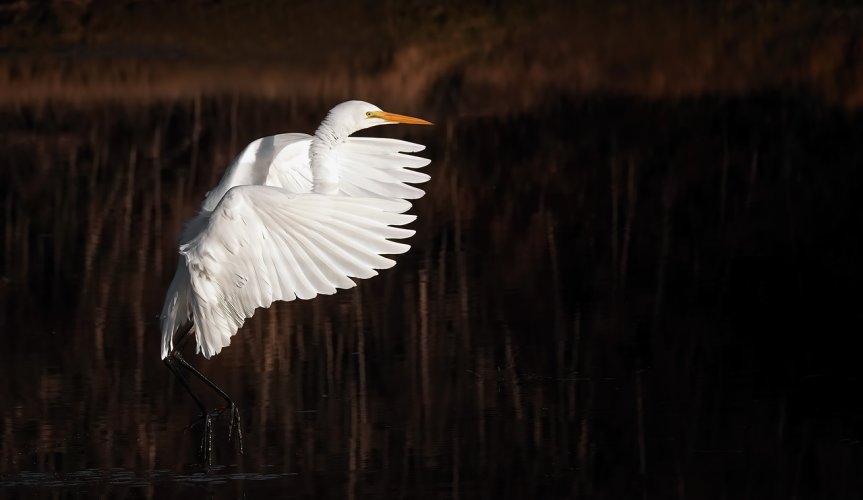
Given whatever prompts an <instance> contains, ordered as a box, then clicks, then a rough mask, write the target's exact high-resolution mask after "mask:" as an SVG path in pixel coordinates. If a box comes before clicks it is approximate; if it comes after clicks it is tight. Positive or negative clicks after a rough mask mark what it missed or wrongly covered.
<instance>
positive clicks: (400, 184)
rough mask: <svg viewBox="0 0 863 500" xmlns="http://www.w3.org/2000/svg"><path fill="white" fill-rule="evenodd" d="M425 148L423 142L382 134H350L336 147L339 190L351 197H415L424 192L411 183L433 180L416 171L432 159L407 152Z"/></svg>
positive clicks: (406, 198)
mask: <svg viewBox="0 0 863 500" xmlns="http://www.w3.org/2000/svg"><path fill="white" fill-rule="evenodd" d="M423 149H425V146H423V145H422V144H415V143H413V142H407V141H401V140H398V139H388V138H383V137H349V138H348V139H347V140H346V141H345V142H344V143H342V144H339V145H338V146H337V147H336V149H335V157H336V161H337V162H338V165H339V177H340V178H339V191H340V192H341V193H342V194H346V195H348V196H364V197H374V198H399V199H404V200H414V199H417V198H421V197H422V196H423V195H424V194H425V191H423V190H422V189H420V188H418V187H415V186H411V184H419V183H422V182H426V181H427V180H429V179H430V177H429V176H428V175H427V174H424V173H422V172H417V171H416V170H413V169H416V168H421V167H425V166H426V165H428V164H429V163H431V160H429V159H428V158H421V157H419V156H413V155H408V154H404V153H416V152H418V151H422V150H423Z"/></svg>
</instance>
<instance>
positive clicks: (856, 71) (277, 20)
mask: <svg viewBox="0 0 863 500" xmlns="http://www.w3.org/2000/svg"><path fill="white" fill-rule="evenodd" d="M861 35H863V10H861V9H860V8H859V7H856V6H855V5H853V4H852V3H848V4H846V3H842V2H833V3H829V4H826V5H825V4H823V3H820V2H819V3H816V2H716V3H711V4H707V3H701V2H684V3H680V4H678V5H674V6H667V5H663V6H660V5H657V4H655V3H653V2H629V3H617V4H614V5H607V4H606V3H605V2H584V3H576V4H567V5H563V4H559V3H556V2H543V1H536V2H527V3H518V4H516V3H505V2H504V3H502V2H487V3H473V4H469V5H465V4H463V3H461V2H443V3H432V2H420V1H407V2H375V3H369V4H355V3H349V2H336V3H334V4H331V5H329V6H328V7H326V8H322V7H320V6H317V5H315V4H309V5H295V4H292V3H289V2H256V3H251V4H246V3H245V2H234V1H185V2H135V1H121V2H107V1H105V2H102V1H96V0H93V1H85V0H82V1H68V2H66V1H56V2H48V3H42V2H38V3H37V2H28V1H19V2H7V3H3V4H0V214H2V215H0V244H2V245H0V325H2V327H1V328H0V341H2V346H3V347H2V349H0V380H2V381H3V383H0V497H10V498H32V497H44V498H79V497H82V496H96V495H102V496H110V497H130V498H173V497H181V496H186V497H189V496H191V497H193V498H198V497H203V496H205V495H206V496H208V497H214V498H236V497H242V496H245V497H247V498H269V497H285V498H320V497H336V498H344V497H348V498H358V497H361V498H396V497H397V498H609V499H618V498H680V499H684V498H783V499H785V498H800V499H806V498H840V499H841V498H859V497H860V495H861V494H863V449H861V438H863V403H861V394H863V392H861V389H863V381H861V375H860V363H859V350H858V349H857V345H858V342H857V337H858V336H859V335H860V330H861V322H863V314H861V308H860V297H861V292H860V283H861V281H863V272H861V271H863V269H861V266H860V265H859V264H858V262H859V256H860V255H861V252H863V245H861V244H860V243H859V241H858V240H860V238H859V237H858V236H857V233H858V232H859V230H860V229H861V227H863V220H861V217H863V209H861V206H860V203H859V201H858V199H859V198H858V196H857V195H856V193H857V192H858V190H859V187H860V186H861V185H863V173H861V167H863V140H861V139H863V113H861V107H860V106H861V104H863V36H861ZM353 98H358V99H364V100H368V101H371V102H374V103H375V104H377V105H379V106H381V107H382V108H384V109H387V110H390V111H394V112H398V113H405V114H410V115H415V116H421V117H423V118H427V119H429V120H431V121H433V122H435V126H434V127H408V126H402V127H385V128H378V129H371V130H370V131H367V132H366V134H367V135H386V136H390V137H399V138H404V139H407V140H411V141H414V142H419V143H422V144H425V145H426V146H427V147H428V149H427V150H426V151H424V152H423V153H421V155H422V156H427V157H429V158H431V159H432V164H431V165H430V166H428V167H426V171H427V172H428V173H430V174H431V175H432V180H431V181H430V182H429V183H427V184H425V185H424V189H426V191H427V195H426V196H425V197H424V198H422V199H420V200H418V201H417V202H416V203H415V204H414V209H413V213H416V214H417V215H418V220H417V221H416V222H415V223H413V224H412V226H411V227H412V228H413V229H415V230H416V231H417V234H416V235H415V236H414V237H413V238H412V239H411V241H410V242H411V244H412V246H413V248H412V250H411V251H410V252H409V253H407V254H405V255H402V256H400V257H399V258H398V265H397V266H396V267H395V268H393V269H392V270H389V271H385V272H382V273H381V276H379V277H376V278H374V279H370V280H366V281H363V282H361V283H360V285H359V286H358V287H357V288H355V289H352V290H349V291H342V292H340V293H339V294H337V295H335V296H332V297H321V298H317V299H315V300H313V301H300V302H292V303H280V304H277V305H275V306H273V307H272V308H270V309H268V310H266V311H259V312H258V314H256V315H255V317H254V318H253V319H251V320H249V321H248V322H247V324H246V326H245V327H244V328H243V329H242V330H241V331H240V332H239V334H238V335H237V336H236V337H235V338H234V343H233V345H232V346H231V347H229V348H227V349H226V350H225V351H224V352H223V353H222V354H220V355H219V356H217V357H215V358H213V359H212V360H209V361H206V360H204V359H203V358H200V357H197V356H193V355H191V353H190V355H189V359H190V360H191V361H192V362H193V363H194V364H195V365H197V366H199V367H200V368H201V369H202V371H204V372H205V373H206V374H207V375H208V376H210V377H211V378H212V379H213V380H214V381H215V382H216V383H218V384H219V385H221V386H222V387H223V388H225V389H226V391H227V392H228V393H229V394H231V395H232V396H234V398H235V399H236V400H237V401H238V402H239V404H240V406H241V408H242V415H243V426H244V427H243V428H244V432H245V437H246V442H245V452H246V453H245V455H242V456H241V455H239V454H238V453H237V452H236V450H235V449H234V448H233V447H232V446H231V445H230V444H229V442H228V440H227V438H226V435H227V422H226V420H224V419H223V420H221V421H220V423H219V427H218V428H217V434H216V446H217V455H216V459H215V462H216V464H217V465H216V466H215V467H214V469H213V470H211V471H206V470H205V469H204V468H203V467H202V466H201V465H200V464H199V462H198V460H197V458H196V455H195V448H196V446H197V444H198V442H199V432H200V428H199V427H193V428H191V429H187V430H184V429H185V428H186V426H187V425H188V424H189V423H190V422H192V421H193V420H194V417H195V414H196V408H195V406H194V404H193V402H192V401H191V399H189V398H188V396H187V394H185V393H184V392H183V390H182V388H181V387H180V386H178V385H177V384H176V382H175V381H174V380H173V378H172V377H171V376H170V374H169V373H168V371H167V370H166V369H165V368H164V366H163V365H162V363H161V362H160V361H159V347H158V346H159V330H158V317H157V315H158V312H159V310H160V308H161V302H162V299H163V294H164V291H165V288H166V287H167V284H168V282H169V280H170V277H171V274H172V272H173V270H174V266H175V263H176V244H175V242H176V237H177V234H178V232H179V230H180V228H181V227H182V224H183V222H184V221H185V220H186V219H187V218H188V217H190V216H191V215H192V214H193V213H194V211H195V210H196V208H197V206H198V204H199V203H200V201H201V199H202V197H203V194H204V193H205V192H206V191H207V190H208V189H209V188H210V187H212V186H213V185H215V183H216V182H217V181H218V179H219V177H220V176H221V173H222V171H223V169H224V167H225V166H226V165H227V163H228V162H229V161H230V159H231V158H232V157H233V156H234V155H235V154H236V153H237V152H238V151H239V150H240V149H241V148H242V147H243V146H244V145H245V144H246V143H248V142H249V141H251V140H253V139H255V138H257V137H260V136H263V135H271V134H274V133H281V132H289V131H298V132H299V131H302V132H307V133H310V132H311V131H312V130H313V129H314V128H315V127H316V126H317V124H318V123H319V121H320V120H321V118H322V117H323V116H324V115H325V113H326V111H327V110H328V109H329V108H330V107H332V106H333V105H335V104H337V103H338V102H341V101H343V100H347V99H353ZM209 402H210V403H211V404H213V405H218V404H219V401H218V399H213V400H211V401H209Z"/></svg>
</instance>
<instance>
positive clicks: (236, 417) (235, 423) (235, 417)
mask: <svg viewBox="0 0 863 500" xmlns="http://www.w3.org/2000/svg"><path fill="white" fill-rule="evenodd" d="M171 357H172V358H173V359H174V360H176V361H177V362H178V363H179V364H180V365H181V366H182V367H183V368H185V369H187V370H189V372H191V373H192V375H194V376H196V377H198V379H199V380H200V381H201V382H203V383H204V384H206V385H207V386H208V387H209V388H210V389H212V390H214V391H216V394H218V395H219V396H221V397H222V399H224V400H225V402H226V403H227V404H228V408H226V409H230V411H231V419H230V422H229V424H228V439H229V440H231V439H232V438H233V437H234V430H235V429H236V431H237V432H236V436H237V444H238V446H239V447H240V455H242V454H243V431H242V429H241V427H240V426H241V421H240V409H239V407H238V406H237V404H236V403H234V400H233V399H231V397H230V396H228V394H227V393H226V392H225V391H223V390H222V389H220V388H219V386H217V385H216V384H214V383H213V382H211V381H210V379H208V378H207V377H205V376H204V374H203V373H201V372H199V371H198V370H197V369H196V368H195V367H194V366H192V365H191V364H189V362H188V361H186V360H185V358H183V355H182V354H180V351H178V350H176V349H174V350H173V351H172V352H171ZM223 411H224V410H223ZM219 414H221V412H219Z"/></svg>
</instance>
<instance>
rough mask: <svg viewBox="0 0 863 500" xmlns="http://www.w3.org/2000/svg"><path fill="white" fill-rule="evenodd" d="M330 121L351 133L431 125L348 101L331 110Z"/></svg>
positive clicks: (373, 106)
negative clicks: (401, 125) (388, 126)
mask: <svg viewBox="0 0 863 500" xmlns="http://www.w3.org/2000/svg"><path fill="white" fill-rule="evenodd" d="M327 119H328V121H332V122H333V123H338V124H339V125H342V126H344V127H345V128H347V129H348V130H350V131H351V133H353V132H356V131H357V130H363V129H366V128H369V127H375V126H377V125H394V124H396V123H406V124H413V125H431V124H432V123H431V122H429V121H426V120H423V119H421V118H414V117H412V116H405V115H397V114H395V113H389V112H387V111H384V110H382V109H381V108H379V107H377V106H375V105H374V104H371V103H368V102H365V101H346V102H343V103H341V104H339V105H337V106H336V107H334V108H333V109H331V110H330V113H329V115H328V116H327Z"/></svg>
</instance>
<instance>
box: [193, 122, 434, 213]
mask: <svg viewBox="0 0 863 500" xmlns="http://www.w3.org/2000/svg"><path fill="white" fill-rule="evenodd" d="M311 142H312V136H310V135H308V134H297V133H291V134H278V135H270V136H266V137H261V138H260V139H256V140H254V141H252V142H251V143H249V145H248V146H246V148H245V149H243V151H242V152H241V153H240V154H239V155H237V157H236V158H235V159H234V161H232V162H231V164H230V165H229V166H228V168H227V170H226V171H225V175H224V176H223V177H222V180H221V181H220V182H219V184H218V185H217V186H216V187H215V188H213V190H212V191H210V192H209V193H207V197H206V198H205V200H204V203H203V205H202V207H201V208H202V209H203V210H205V211H211V210H214V209H215V208H216V205H217V204H218V203H219V200H221V199H222V197H223V196H224V195H225V193H227V192H228V190H230V189H231V188H233V187H236V186H244V185H266V186H274V187H280V188H283V189H285V190H287V191H290V192H292V193H311V192H312V169H311V165H310V162H309V145H310V144H311ZM423 149H425V146H423V145H422V144H415V143H412V142H407V141H401V140H398V139H388V138H378V137H349V138H348V139H347V140H346V141H345V142H343V143H341V144H339V145H338V146H336V149H335V151H334V156H335V158H336V161H337V162H338V166H339V176H340V179H339V193H340V194H344V195H348V196H358V197H368V198H389V199H404V200H414V199H417V198H421V197H422V196H423V195H424V194H425V191H423V190H422V189H419V188H417V187H415V186H412V185H411V184H419V183H422V182H426V181H427V180H429V178H430V177H429V176H428V175H427V174H424V173H422V172H417V171H416V170H414V169H417V168H421V167H425V166H426V165H428V164H429V163H430V162H431V160H429V159H428V158H421V157H419V156H413V155H409V154H404V153H415V152H418V151H422V150H423Z"/></svg>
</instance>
